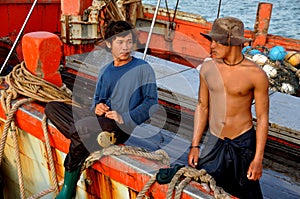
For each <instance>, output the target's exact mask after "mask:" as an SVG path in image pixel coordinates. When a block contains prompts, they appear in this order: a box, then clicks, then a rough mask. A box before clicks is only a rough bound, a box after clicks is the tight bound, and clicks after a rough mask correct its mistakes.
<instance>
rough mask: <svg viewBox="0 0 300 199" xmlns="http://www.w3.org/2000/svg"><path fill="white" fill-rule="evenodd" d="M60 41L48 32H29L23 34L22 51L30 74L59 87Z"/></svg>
mask: <svg viewBox="0 0 300 199" xmlns="http://www.w3.org/2000/svg"><path fill="white" fill-rule="evenodd" d="M61 46H62V42H61V41H60V39H59V37H58V36H57V35H56V34H53V33H50V32H44V31H40V32H31V33H27V34H25V35H24V36H23V39H22V51H23V56H24V61H25V65H26V69H27V70H28V71H29V72H31V73H32V74H34V75H36V76H38V77H41V78H43V79H44V80H46V81H48V82H50V83H52V84H54V85H56V86H58V87H60V86H62V79H61V75H60V73H59V72H58V68H59V65H60V60H61V55H62V49H61Z"/></svg>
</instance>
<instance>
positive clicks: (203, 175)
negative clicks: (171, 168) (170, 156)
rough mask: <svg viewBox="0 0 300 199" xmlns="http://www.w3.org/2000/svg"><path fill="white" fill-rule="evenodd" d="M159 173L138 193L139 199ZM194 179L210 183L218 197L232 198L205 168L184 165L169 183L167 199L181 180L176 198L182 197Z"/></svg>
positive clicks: (141, 198)
mask: <svg viewBox="0 0 300 199" xmlns="http://www.w3.org/2000/svg"><path fill="white" fill-rule="evenodd" d="M157 174H158V173H157ZM157 174H155V175H153V176H152V177H151V178H150V180H149V181H148V182H147V184H146V185H145V186H144V188H143V189H142V190H141V191H140V192H139V194H138V195H137V199H143V197H144V196H145V194H146V192H147V191H148V190H149V189H150V187H151V186H152V184H154V183H155V181H156V176H157ZM182 176H183V177H184V179H183V180H182V181H181V182H179V181H180V177H182ZM192 179H194V180H195V181H198V182H199V181H200V182H201V183H206V184H208V185H209V188H210V189H211V190H212V191H213V193H214V197H215V198H216V199H230V198H231V196H230V195H229V194H228V193H226V192H225V191H224V190H223V188H221V187H218V186H217V185H216V181H215V180H214V178H213V177H212V176H211V175H209V174H208V173H207V172H206V171H205V170H204V169H201V170H197V169H194V168H192V167H182V168H181V169H179V170H178V171H177V172H176V174H175V175H174V177H173V178H172V180H171V182H170V183H169V187H168V192H167V196H166V199H171V198H172V196H173V192H174V190H175V186H176V184H177V183H178V182H179V184H178V188H177V190H176V192H175V196H174V199H180V197H181V194H182V191H183V189H184V187H185V186H186V185H187V184H188V183H189V182H190V181H191V180H192Z"/></svg>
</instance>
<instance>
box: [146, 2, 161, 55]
mask: <svg viewBox="0 0 300 199" xmlns="http://www.w3.org/2000/svg"><path fill="white" fill-rule="evenodd" d="M159 5H160V0H158V1H157V5H156V8H155V13H154V16H153V19H152V24H151V27H150V31H149V35H148V39H147V43H146V46H145V50H144V55H143V60H145V58H146V54H147V49H148V46H149V43H150V40H151V36H152V32H153V27H154V24H155V21H156V17H157V13H158V8H159Z"/></svg>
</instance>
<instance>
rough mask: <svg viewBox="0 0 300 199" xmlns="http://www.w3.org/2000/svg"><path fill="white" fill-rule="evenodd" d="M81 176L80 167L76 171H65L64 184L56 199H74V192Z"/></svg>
mask: <svg viewBox="0 0 300 199" xmlns="http://www.w3.org/2000/svg"><path fill="white" fill-rule="evenodd" d="M79 175H80V167H78V168H77V169H76V170H75V171H72V172H68V171H65V176H64V184H63V186H62V189H61V191H60V192H59V194H58V195H57V196H56V199H72V196H73V192H74V191H75V189H76V186H77V181H78V178H79Z"/></svg>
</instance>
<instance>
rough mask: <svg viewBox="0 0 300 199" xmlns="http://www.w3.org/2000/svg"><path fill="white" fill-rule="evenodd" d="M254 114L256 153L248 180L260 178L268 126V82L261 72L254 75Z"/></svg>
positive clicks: (249, 170)
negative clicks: (255, 120)
mask: <svg viewBox="0 0 300 199" xmlns="http://www.w3.org/2000/svg"><path fill="white" fill-rule="evenodd" d="M255 76H256V77H255V79H256V82H255V88H254V99H255V112H256V118H257V123H256V152H255V156H254V159H253V161H252V162H251V164H250V166H249V169H248V172H247V177H248V179H250V180H258V179H259V178H260V177H261V176H262V162H263V158H264V150H265V145H266V141H267V136H268V126H269V94H268V89H269V81H268V77H267V76H266V74H265V72H263V71H261V72H260V73H256V75H255Z"/></svg>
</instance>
